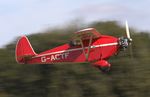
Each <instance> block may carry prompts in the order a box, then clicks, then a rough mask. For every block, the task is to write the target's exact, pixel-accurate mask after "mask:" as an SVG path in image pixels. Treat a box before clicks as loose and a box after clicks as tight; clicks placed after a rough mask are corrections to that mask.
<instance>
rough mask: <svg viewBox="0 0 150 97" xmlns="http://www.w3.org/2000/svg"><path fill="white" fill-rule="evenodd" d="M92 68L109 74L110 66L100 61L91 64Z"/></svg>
mask: <svg viewBox="0 0 150 97" xmlns="http://www.w3.org/2000/svg"><path fill="white" fill-rule="evenodd" d="M93 66H94V67H97V68H98V69H100V70H101V71H102V72H105V73H107V72H109V71H110V68H111V64H109V63H108V62H107V61H106V60H100V61H97V62H95V63H93Z"/></svg>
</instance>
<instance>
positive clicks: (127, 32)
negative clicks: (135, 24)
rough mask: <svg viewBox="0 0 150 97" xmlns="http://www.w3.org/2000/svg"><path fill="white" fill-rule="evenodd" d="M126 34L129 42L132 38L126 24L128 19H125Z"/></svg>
mask: <svg viewBox="0 0 150 97" xmlns="http://www.w3.org/2000/svg"><path fill="white" fill-rule="evenodd" d="M126 35H127V38H128V40H129V42H131V41H132V38H131V37H130V32H129V26H128V21H127V20H126Z"/></svg>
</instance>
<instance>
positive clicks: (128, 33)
mask: <svg viewBox="0 0 150 97" xmlns="http://www.w3.org/2000/svg"><path fill="white" fill-rule="evenodd" d="M126 36H127V38H128V41H129V53H130V57H131V58H133V50H132V45H131V42H132V38H131V36H130V31H129V26H128V21H127V20H126Z"/></svg>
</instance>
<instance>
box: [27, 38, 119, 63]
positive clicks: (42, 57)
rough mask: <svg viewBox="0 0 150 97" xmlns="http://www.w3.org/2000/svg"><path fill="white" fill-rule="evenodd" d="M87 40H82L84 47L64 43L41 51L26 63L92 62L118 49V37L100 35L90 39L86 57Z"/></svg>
mask: <svg viewBox="0 0 150 97" xmlns="http://www.w3.org/2000/svg"><path fill="white" fill-rule="evenodd" d="M88 44H89V40H83V45H84V49H83V48H82V47H81V45H74V46H72V45H70V44H64V45H61V46H58V47H56V48H53V49H50V50H47V51H45V52H42V53H40V54H38V55H36V56H34V57H32V58H31V59H30V60H28V61H27V62H26V63H28V64H54V63H59V62H77V63H80V62H94V61H98V60H105V59H108V58H109V57H111V56H112V55H114V54H115V53H116V52H117V51H118V49H119V45H118V38H115V37H112V36H106V35H101V36H100V38H98V39H94V40H92V43H91V45H90V51H89V57H88V59H86V57H85V54H84V53H83V50H84V51H85V53H87V52H88V46H89V45H88Z"/></svg>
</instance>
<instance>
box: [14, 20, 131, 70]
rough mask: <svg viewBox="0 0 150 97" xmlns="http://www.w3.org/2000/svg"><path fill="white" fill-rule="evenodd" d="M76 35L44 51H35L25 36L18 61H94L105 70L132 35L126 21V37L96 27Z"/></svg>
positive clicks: (126, 45)
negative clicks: (106, 33) (65, 42)
mask: <svg viewBox="0 0 150 97" xmlns="http://www.w3.org/2000/svg"><path fill="white" fill-rule="evenodd" d="M75 34H76V37H75V38H74V39H73V40H72V41H70V43H67V44H64V45H61V46H58V47H55V48H53V49H50V50H47V51H44V52H42V53H39V54H37V53H35V52H34V50H33V48H32V46H31V44H30V42H29V40H28V39H27V37H26V36H22V37H21V38H20V39H19V40H18V43H17V45H16V61H17V62H18V63H20V64H56V63H63V62H65V63H69V62H73V63H83V62H90V63H92V64H93V66H95V67H97V68H99V69H100V70H101V71H103V72H108V71H109V70H110V67H111V64H110V63H108V62H107V59H108V58H109V57H111V56H113V55H115V54H116V53H118V51H120V50H122V49H126V48H127V47H128V46H129V44H130V42H131V41H132V39H131V38H130V33H129V28H128V24H127V22H126V34H127V36H126V37H121V38H115V37H113V36H107V35H101V34H100V33H99V32H97V31H96V30H95V29H94V28H87V29H83V30H80V31H78V32H75Z"/></svg>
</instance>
